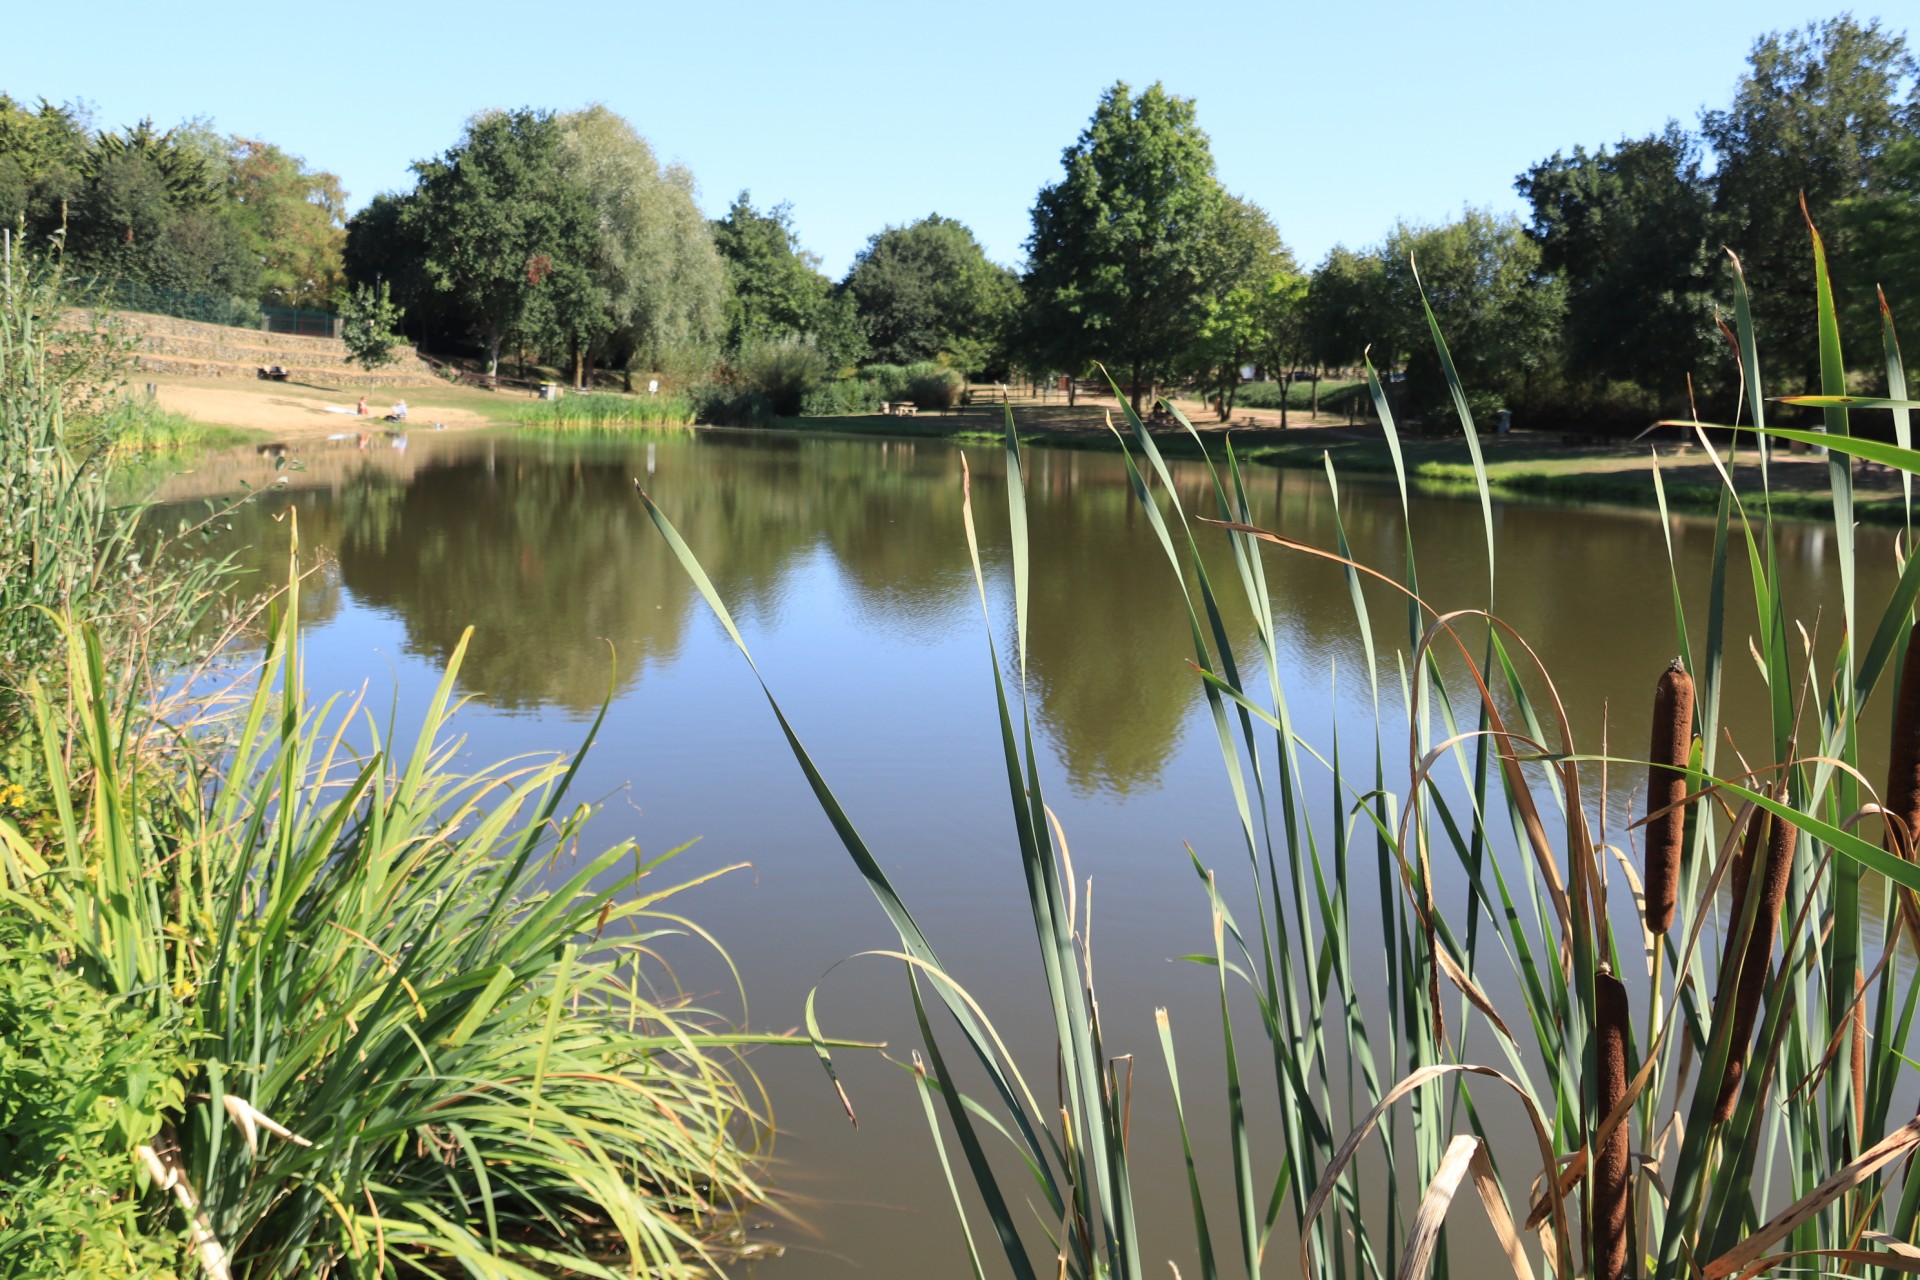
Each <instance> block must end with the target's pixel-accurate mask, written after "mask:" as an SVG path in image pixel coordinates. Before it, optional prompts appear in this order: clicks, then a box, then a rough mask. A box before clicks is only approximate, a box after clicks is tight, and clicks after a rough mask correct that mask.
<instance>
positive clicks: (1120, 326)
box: [1025, 83, 1226, 405]
mask: <svg viewBox="0 0 1920 1280" xmlns="http://www.w3.org/2000/svg"><path fill="white" fill-rule="evenodd" d="M1061 165H1062V167H1063V168H1064V169H1065V171H1066V172H1065V174H1064V176H1063V177H1062V178H1061V179H1060V181H1058V182H1056V183H1054V184H1052V185H1051V186H1048V187H1046V188H1045V189H1044V190H1042V191H1041V192H1040V196H1039V198H1038V200H1036V201H1035V203H1034V206H1033V231H1032V234H1031V235H1030V236H1029V237H1028V239H1027V273H1026V278H1025V288H1026V294H1027V305H1028V317H1027V324H1026V325H1025V334H1026V345H1027V347H1028V349H1029V350H1030V351H1031V352H1032V353H1033V357H1034V359H1035V362H1037V363H1041V364H1048V365H1051V366H1053V367H1054V368H1058V369H1061V370H1064V371H1066V372H1069V373H1075V374H1078V373H1080V372H1082V371H1083V370H1084V369H1085V368H1086V367H1087V366H1088V365H1089V364H1090V363H1092V362H1093V361H1094V360H1104V361H1108V362H1110V363H1111V365H1112V366H1113V367H1114V368H1115V370H1116V371H1117V372H1118V373H1120V374H1121V375H1122V376H1124V377H1125V378H1126V379H1127V381H1128V383H1129V385H1130V387H1131V389H1132V394H1133V398H1134V400H1135V403H1136V405H1137V404H1138V403H1139V401H1140V399H1141V397H1142V395H1143V393H1145V392H1146V391H1147V390H1148V389H1149V387H1150V386H1151V385H1152V384H1154V383H1156V382H1161V381H1164V380H1166V379H1167V378H1169V377H1170V376H1172V375H1173V374H1175V373H1176V372H1177V371H1178V369H1179V367H1180V365H1181V363H1182V362H1183V360H1184V358H1185V357H1186V356H1187V355H1188V353H1189V350H1190V348H1191V346H1192V344H1193V342H1194V339H1195V336H1196V335H1197V334H1198V333H1199V332H1200V330H1201V328H1202V326H1203V325H1204V324H1205V323H1206V318H1207V313H1208V308H1209V306H1210V305H1211V304H1212V302H1213V301H1214V299H1215V296H1216V295H1215V294H1214V293H1212V292H1211V291H1210V289H1209V285H1210V284H1211V283H1212V277H1211V276H1210V271H1211V270H1212V269H1213V268H1214V267H1215V266H1216V265H1217V257H1216V250H1215V247H1214V243H1213V242H1214V240H1215V238H1216V237H1217V235H1218V234H1219V233H1220V230H1221V222H1222V218H1223V216H1224V213H1223V211H1224V208H1225V205H1226V193H1225V192H1224V191H1223V190H1222V189H1221V187H1220V183H1219V180H1218V179H1217V178H1216V177H1215V176H1214V166H1213V152H1212V149H1211V147H1210V146H1209V144H1208V142H1207V135H1206V134H1205V133H1203V132H1202V131H1201V129H1200V126H1199V124H1198V122H1197V120H1196V118H1195V115H1194V106H1193V102H1192V100H1191V99H1187V98H1180V97H1176V96H1174V95H1172V94H1169V93H1168V92H1167V91H1166V90H1165V89H1164V88H1163V87H1161V86H1160V85H1159V84H1154V85H1152V86H1150V87H1149V88H1148V89H1147V90H1146V91H1145V92H1144V93H1141V94H1139V95H1138V96H1136V95H1135V94H1134V93H1133V91H1132V90H1131V89H1130V88H1129V87H1128V86H1127V85H1126V84H1125V83H1120V84H1115V85H1114V86H1113V87H1112V88H1111V89H1108V90H1107V91H1106V93H1104V94H1103V95H1102V96H1101V99H1100V105H1099V107H1098V108H1097V109H1096V110H1095V111H1094V114H1093V119H1092V120H1091V121H1090V122H1089V123H1088V125H1087V127H1086V128H1085V129H1084V130H1083V131H1082V132H1081V134H1080V136H1079V138H1078V139H1076V140H1075V141H1074V143H1073V144H1072V145H1071V146H1069V147H1068V148H1067V149H1066V151H1065V152H1064V153H1063V154H1062V156H1061Z"/></svg>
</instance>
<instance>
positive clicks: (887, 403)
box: [880, 400, 920, 418]
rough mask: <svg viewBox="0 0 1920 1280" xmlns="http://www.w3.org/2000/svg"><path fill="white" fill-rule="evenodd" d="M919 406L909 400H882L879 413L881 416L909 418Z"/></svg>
mask: <svg viewBox="0 0 1920 1280" xmlns="http://www.w3.org/2000/svg"><path fill="white" fill-rule="evenodd" d="M919 408H920V406H918V405H916V404H915V403H914V402H913V401H911V400H882V401H881V402H880V413H881V416H882V417H889V418H891V417H900V418H911V417H912V416H913V415H914V414H915V413H917V412H918V411H919Z"/></svg>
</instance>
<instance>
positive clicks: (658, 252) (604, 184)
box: [559, 104, 726, 381]
mask: <svg viewBox="0 0 1920 1280" xmlns="http://www.w3.org/2000/svg"><path fill="white" fill-rule="evenodd" d="M559 124H560V172H561V175H562V177H563V178H564V180H565V181H567V182H569V183H571V184H572V185H574V186H576V187H578V188H579V189H581V190H582V191H584V192H585V193H586V197H587V200H588V202H589V203H590V204H591V206H592V208H593V213H594V220H595V224H596V235H595V236H594V238H593V240H592V244H591V251H590V252H589V254H588V255H587V257H586V259H585V260H584V262H583V263H582V264H580V265H581V267H582V268H583V269H584V271H585V278H584V279H583V280H582V281H578V282H569V281H568V280H566V279H565V278H562V280H561V281H560V283H561V285H562V286H563V289H564V290H570V291H573V292H578V291H581V290H586V291H588V292H586V293H584V294H582V296H581V297H580V299H579V302H578V305H576V306H574V307H571V308H565V307H563V310H566V311H570V313H571V314H572V315H573V317H574V320H573V323H572V325H571V327H570V330H569V332H568V334H567V339H568V342H569V344H570V347H571V352H572V355H573V357H574V375H575V379H576V381H578V380H579V379H580V377H581V376H582V372H583V364H584V363H585V362H588V361H591V360H592V359H593V356H594V354H595V352H597V351H600V350H602V349H604V350H606V351H608V352H615V353H617V356H618V358H619V362H620V364H621V366H622V367H623V368H627V369H630V368H631V366H632V364H633V363H634V362H635V361H639V362H643V363H646V364H648V365H650V366H651V367H654V368H658V367H659V366H660V365H661V364H662V363H663V362H671V361H673V360H676V359H685V358H686V356H685V352H684V349H686V348H693V349H696V350H711V348H712V347H713V345H714V344H715V343H716V342H717V340H718V338H719V332H720V327H721V324H722V322H723V316H724V307H725V298H726V275H725V270H724V268H723V267H722V266H721V263H720V257H719V254H718V253H717V252H716V251H715V249H714V247H713V236H712V233H711V232H710V231H709V230H708V228H707V224H706V220H705V219H704V218H703V217H701V216H700V211H699V208H698V206H697V205H696V204H695V203H694V198H693V179H692V175H690V174H689V173H687V171H686V170H685V169H682V168H678V167H675V168H668V169H662V168H661V166H660V163H659V161H657V160H656V159H655V158H654V154H653V148H652V147H650V146H649V145H648V144H647V140H646V139H645V138H643V137H641V136H640V135H639V133H637V132H636V131H635V130H634V128H633V126H632V125H631V124H629V123H628V122H627V121H626V120H625V119H623V118H621V117H620V116H618V115H616V114H614V113H613V112H612V111H609V110H608V109H607V108H606V107H604V106H600V105H599V104H595V105H593V106H590V107H587V108H586V109H585V110H582V111H573V112H569V113H567V114H565V115H562V116H561V117H560V118H559ZM596 308H597V310H596Z"/></svg>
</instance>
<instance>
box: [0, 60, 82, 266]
mask: <svg viewBox="0 0 1920 1280" xmlns="http://www.w3.org/2000/svg"><path fill="white" fill-rule="evenodd" d="M90 126H91V121H90V119H89V117H88V115H87V111H86V108H85V107H83V106H78V105H74V104H65V103H63V104H59V105H55V104H54V103H51V102H49V101H47V100H46V99H45V98H42V99H41V100H40V105H39V106H38V107H36V108H32V109H29V108H27V107H26V106H23V105H22V104H20V103H18V102H16V101H14V100H13V99H12V98H10V97H8V96H7V95H6V94H4V93H0V218H4V219H5V220H6V225H7V226H9V227H12V226H15V225H16V224H18V223H19V222H21V221H23V220H24V221H25V222H26V224H27V230H28V231H29V232H31V233H32V234H33V235H34V236H35V238H36V239H39V238H42V237H45V236H50V235H54V234H56V233H57V232H58V231H59V229H60V228H61V227H63V226H64V225H65V224H66V220H67V212H68V208H69V205H70V203H71V202H72V201H73V200H74V199H75V198H76V197H78V195H79V194H80V190H81V186H82V184H83V183H84V182H85V180H86V173H87V166H88V160H89V156H90V153H91V151H92V146H93V142H92V138H91V136H90V135H91V127H90Z"/></svg>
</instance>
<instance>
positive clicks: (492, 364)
mask: <svg viewBox="0 0 1920 1280" xmlns="http://www.w3.org/2000/svg"><path fill="white" fill-rule="evenodd" d="M487 376H488V377H489V378H497V377H499V376H500V331H499V330H498V329H489V330H487Z"/></svg>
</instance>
